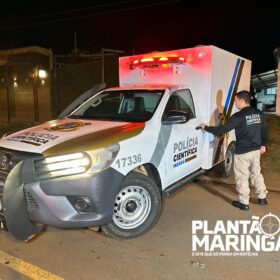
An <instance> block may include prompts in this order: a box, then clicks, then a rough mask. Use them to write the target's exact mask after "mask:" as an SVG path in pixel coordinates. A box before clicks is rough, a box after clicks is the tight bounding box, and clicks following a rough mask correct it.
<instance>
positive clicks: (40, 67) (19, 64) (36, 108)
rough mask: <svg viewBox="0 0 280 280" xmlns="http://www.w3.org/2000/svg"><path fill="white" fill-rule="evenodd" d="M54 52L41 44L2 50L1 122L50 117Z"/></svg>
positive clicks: (18, 121) (0, 83)
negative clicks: (40, 45) (39, 45)
mask: <svg viewBox="0 0 280 280" xmlns="http://www.w3.org/2000/svg"><path fill="white" fill-rule="evenodd" d="M52 66H53V63H52V52H51V51H50V50H48V49H44V48H41V47H27V48H21V49H12V50H1V51H0V123H26V122H30V121H43V120H46V119H49V118H50V116H51V113H50V112H51V90H50V89H51V80H50V78H51V73H52Z"/></svg>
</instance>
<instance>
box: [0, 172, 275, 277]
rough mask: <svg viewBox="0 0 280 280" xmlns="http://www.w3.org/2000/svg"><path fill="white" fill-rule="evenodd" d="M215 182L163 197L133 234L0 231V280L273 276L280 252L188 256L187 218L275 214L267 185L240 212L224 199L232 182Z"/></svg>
mask: <svg viewBox="0 0 280 280" xmlns="http://www.w3.org/2000/svg"><path fill="white" fill-rule="evenodd" d="M209 180H210V182H209ZM213 180H215V179H213V178H209V177H201V178H200V180H199V181H196V182H195V183H192V184H189V185H186V186H185V187H184V188H183V189H181V190H180V191H178V192H177V193H176V194H174V195H173V196H171V197H169V198H166V199H165V201H164V206H163V210H162V215H161V217H160V219H159V221H158V223H157V224H156V226H155V227H154V228H153V229H152V230H151V231H149V232H148V233H146V234H145V235H144V236H141V237H139V238H137V239H133V240H127V241H119V240H114V239H110V238H108V237H105V236H104V235H102V234H100V233H96V232H93V231H90V230H55V229H52V228H49V229H48V230H47V231H46V232H44V233H42V234H41V235H39V236H38V237H37V238H35V239H34V240H32V241H30V242H28V243H18V242H14V241H12V240H11V239H9V238H8V237H7V236H6V235H5V234H4V233H0V279H3V280H10V279H11V280H17V279H30V278H31V279H61V278H62V279H71V280H72V279H73V280H74V279H75V280H82V279H85V280H87V279H96V280H106V279H110V280H114V279H116V280H119V279H124V280H126V279H129V280H133V279H147V280H150V279H160V280H167V279H168V280H169V279H170V280H173V279H174V280H181V279H182V280H185V279H213V280H214V279H215V280H219V279H247V280H250V279H254V280H258V279H279V275H280V265H279V264H280V252H279V251H277V252H259V254H258V256H193V255H192V221H193V220H207V221H208V222H209V224H211V225H214V224H215V223H216V221H217V220H224V221H226V220H251V219H252V216H259V217H263V216H265V215H267V214H268V213H269V212H271V213H273V214H275V215H277V216H278V217H279V216H280V204H279V199H280V188H279V190H277V188H275V186H272V187H270V186H268V187H269V188H271V189H274V191H271V192H270V193H269V196H268V199H269V205H268V206H259V205H257V204H256V199H253V200H252V201H253V203H251V205H250V211H241V210H239V209H236V208H233V207H232V206H231V204H230V203H231V200H232V199H234V198H236V193H235V189H234V185H233V184H232V180H220V181H218V182H217V181H216V182H213ZM211 181H212V182H211ZM252 193H253V192H252ZM278 236H279V235H278Z"/></svg>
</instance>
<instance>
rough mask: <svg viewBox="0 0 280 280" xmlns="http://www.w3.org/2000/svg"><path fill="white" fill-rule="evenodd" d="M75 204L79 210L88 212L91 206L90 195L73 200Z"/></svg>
mask: <svg viewBox="0 0 280 280" xmlns="http://www.w3.org/2000/svg"><path fill="white" fill-rule="evenodd" d="M73 206H74V207H75V208H76V210H78V211H79V212H86V211H87V210H88V209H89V208H91V201H90V199H89V198H88V197H86V196H85V197H82V196H81V197H78V198H76V199H75V200H74V201H73Z"/></svg>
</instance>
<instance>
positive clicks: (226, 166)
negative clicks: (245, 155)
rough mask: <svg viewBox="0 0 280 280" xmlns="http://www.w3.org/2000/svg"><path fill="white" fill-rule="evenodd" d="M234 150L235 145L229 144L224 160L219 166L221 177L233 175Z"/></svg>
mask: <svg viewBox="0 0 280 280" xmlns="http://www.w3.org/2000/svg"><path fill="white" fill-rule="evenodd" d="M234 150H235V145H234V143H231V144H230V145H229V146H228V148H227V151H226V154H225V160H224V161H223V162H222V165H221V175H222V177H224V178H225V177H229V176H230V175H232V174H233V164H234Z"/></svg>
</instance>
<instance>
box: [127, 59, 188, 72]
mask: <svg viewBox="0 0 280 280" xmlns="http://www.w3.org/2000/svg"><path fill="white" fill-rule="evenodd" d="M185 62H186V60H185V58H184V57H174V56H172V57H143V58H141V59H136V60H134V61H133V62H132V63H131V64H130V69H135V68H156V67H159V66H160V65H162V66H163V65H164V66H165V67H166V66H168V65H171V64H185Z"/></svg>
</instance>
